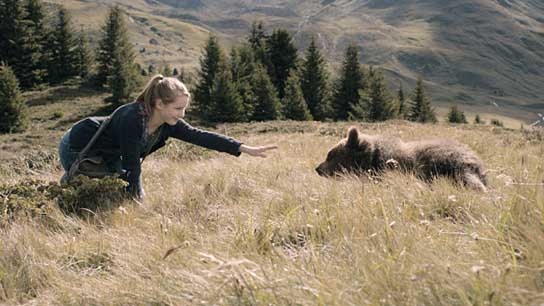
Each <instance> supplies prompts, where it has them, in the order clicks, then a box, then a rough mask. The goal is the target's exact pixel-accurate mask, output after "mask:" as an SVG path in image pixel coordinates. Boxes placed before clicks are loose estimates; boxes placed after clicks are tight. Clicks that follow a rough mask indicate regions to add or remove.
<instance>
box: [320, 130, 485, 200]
mask: <svg viewBox="0 0 544 306" xmlns="http://www.w3.org/2000/svg"><path fill="white" fill-rule="evenodd" d="M387 169H398V170H401V171H407V172H413V173H414V174H415V175H416V176H417V177H419V178H421V179H423V180H426V181H431V180H433V179H434V178H435V177H437V176H445V177H449V178H452V179H453V180H455V181H456V182H458V183H460V184H463V185H464V186H467V187H469V188H473V189H477V190H481V191H486V190H487V188H486V186H487V181H486V177H485V169H484V164H483V162H482V160H481V159H480V158H479V157H478V156H476V154H475V153H474V152H473V151H472V150H470V149H469V148H468V147H466V146H465V145H463V144H460V143H458V142H455V141H453V140H448V139H434V140H421V141H411V142H403V141H402V140H400V139H398V138H396V137H386V136H372V135H365V134H361V133H359V131H358V130H357V128H354V127H352V128H350V129H349V130H348V136H347V138H344V139H342V140H341V141H340V142H339V143H338V144H337V145H336V146H334V147H333V148H331V149H330V150H329V152H328V154H327V159H326V160H325V161H324V162H323V163H321V164H320V165H319V166H318V167H317V168H316V171H317V173H319V175H321V176H332V175H339V174H342V173H354V174H363V173H368V172H371V173H374V174H378V173H380V172H382V171H384V170H387Z"/></svg>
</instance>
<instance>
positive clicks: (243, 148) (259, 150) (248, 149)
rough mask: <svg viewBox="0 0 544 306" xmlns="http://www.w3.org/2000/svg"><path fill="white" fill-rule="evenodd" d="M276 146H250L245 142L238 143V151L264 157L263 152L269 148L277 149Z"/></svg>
mask: <svg viewBox="0 0 544 306" xmlns="http://www.w3.org/2000/svg"><path fill="white" fill-rule="evenodd" d="M277 148H278V146H276V145H266V146H258V147H252V146H248V145H245V144H242V145H240V152H242V153H247V154H249V155H251V156H259V157H266V155H265V154H264V152H266V151H269V150H274V149H277Z"/></svg>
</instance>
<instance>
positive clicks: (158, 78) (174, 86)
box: [136, 74, 191, 116]
mask: <svg viewBox="0 0 544 306" xmlns="http://www.w3.org/2000/svg"><path fill="white" fill-rule="evenodd" d="M179 96H187V97H188V98H191V94H190V93H189V91H188V90H187V87H186V86H185V84H183V83H182V82H181V81H180V80H178V79H177V78H174V77H164V76H162V74H157V75H155V76H154V77H152V78H151V80H149V82H147V85H145V88H144V90H143V91H142V92H141V93H140V94H139V95H138V97H137V98H136V101H137V102H139V103H142V104H143V105H144V110H145V114H146V115H148V116H149V115H151V113H153V109H154V108H155V104H156V103H157V100H158V99H160V100H161V101H162V103H164V104H170V103H172V102H174V101H175V100H176V98H177V97H179Z"/></svg>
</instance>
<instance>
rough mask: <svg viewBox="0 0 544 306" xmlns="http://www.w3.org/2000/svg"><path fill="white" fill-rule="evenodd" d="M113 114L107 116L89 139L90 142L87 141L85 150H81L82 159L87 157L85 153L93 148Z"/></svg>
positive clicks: (80, 156)
mask: <svg viewBox="0 0 544 306" xmlns="http://www.w3.org/2000/svg"><path fill="white" fill-rule="evenodd" d="M112 116H113V114H112V115H110V116H108V118H106V120H104V122H102V124H100V127H98V130H97V131H96V133H94V135H93V137H92V138H91V140H89V142H88V143H87V145H86V146H85V147H84V148H83V150H81V152H79V155H78V159H79V160H81V159H83V158H84V157H85V154H87V152H88V151H89V150H90V149H91V147H92V146H93V144H94V143H95V142H96V140H97V139H98V136H100V134H102V131H104V129H105V128H106V127H107V126H108V124H109V123H110V121H111V117H112Z"/></svg>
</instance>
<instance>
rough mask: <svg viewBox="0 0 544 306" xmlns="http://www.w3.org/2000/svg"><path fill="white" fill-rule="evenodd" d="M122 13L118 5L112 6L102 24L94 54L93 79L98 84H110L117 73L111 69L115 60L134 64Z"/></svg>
mask: <svg viewBox="0 0 544 306" xmlns="http://www.w3.org/2000/svg"><path fill="white" fill-rule="evenodd" d="M123 14H124V13H123V11H122V10H121V8H120V7H119V6H114V7H112V8H111V9H110V11H109V13H108V16H107V17H106V21H105V23H104V25H103V26H102V30H101V35H102V37H101V39H100V41H99V47H98V52H97V54H96V60H97V62H98V73H97V75H96V79H95V81H96V83H97V85H98V86H104V85H107V86H111V84H110V83H111V79H112V77H113V75H114V74H118V73H119V72H117V71H113V67H114V62H115V61H116V60H121V61H123V62H126V63H127V65H134V51H133V50H132V44H131V43H130V41H129V38H128V32H127V29H126V25H125V20H124V19H123ZM117 57H119V58H117ZM131 70H133V69H131Z"/></svg>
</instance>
